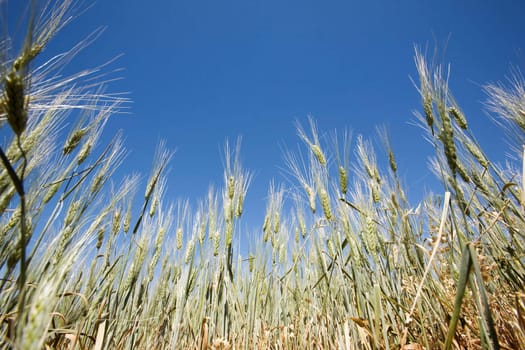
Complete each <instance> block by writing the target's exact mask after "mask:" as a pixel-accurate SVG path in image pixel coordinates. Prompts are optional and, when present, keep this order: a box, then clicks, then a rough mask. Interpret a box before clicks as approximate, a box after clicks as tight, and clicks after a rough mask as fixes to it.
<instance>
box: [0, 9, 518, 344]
mask: <svg viewBox="0 0 525 350" xmlns="http://www.w3.org/2000/svg"><path fill="white" fill-rule="evenodd" d="M72 3H73V2H72V1H70V0H63V1H59V2H55V3H53V2H50V4H53V5H50V6H48V7H44V9H43V12H42V13H33V14H32V15H31V17H30V18H29V19H28V23H29V25H28V28H27V35H26V36H25V38H23V39H24V41H23V42H21V43H13V42H12V41H11V40H10V38H2V41H1V42H0V47H1V48H2V50H1V51H2V53H3V55H2V56H1V67H2V70H1V90H2V92H1V94H0V123H1V128H2V133H3V135H7V136H6V137H5V139H6V140H8V141H6V142H4V143H2V144H1V148H0V158H1V161H2V165H1V167H0V215H1V216H0V220H1V225H0V274H1V277H0V278H1V279H0V305H1V308H0V344H1V347H2V348H5V349H94V350H99V349H199V350H203V349H404V350H416V349H440V348H445V349H450V348H454V349H518V348H523V347H524V346H525V291H524V282H525V183H524V172H525V163H523V152H524V151H523V145H524V144H525V81H524V80H523V78H522V77H521V76H519V75H516V76H515V79H514V80H512V81H510V82H508V83H507V84H500V85H487V86H485V87H484V89H485V92H486V96H487V103H486V105H487V108H488V109H489V110H490V112H491V113H492V114H494V115H495V116H497V118H498V119H497V120H498V122H499V123H498V125H499V126H500V127H502V128H504V129H505V132H506V134H507V135H508V137H509V142H512V144H513V145H514V150H515V158H517V159H520V162H512V161H510V160H509V162H507V163H506V164H505V165H504V166H502V165H500V164H499V163H496V162H493V161H491V160H490V159H489V158H488V157H487V156H486V154H485V152H484V151H483V149H482V148H481V146H480V145H479V144H478V142H477V141H476V138H475V136H474V130H471V129H470V127H469V123H468V118H467V116H465V115H464V114H463V112H462V110H461V107H460V105H459V104H458V103H457V102H456V100H455V99H454V97H453V95H452V92H451V91H450V89H449V88H448V79H449V78H448V76H447V75H446V67H444V66H443V65H434V64H430V63H429V60H428V59H427V57H425V55H424V54H423V53H422V52H421V51H420V50H416V53H415V65H416V68H417V71H418V74H419V81H418V82H417V89H418V91H419V93H420V95H421V108H420V111H419V112H417V118H418V120H419V123H420V126H421V129H422V130H423V133H424V137H425V138H426V139H427V140H428V141H429V142H430V144H431V145H432V146H433V149H434V151H435V152H434V155H433V157H432V160H431V162H430V166H431V170H432V172H433V173H434V174H435V176H436V177H437V178H438V179H439V181H440V184H441V192H437V193H435V194H432V193H430V194H427V195H426V196H425V198H424V200H423V201H421V202H420V203H411V202H410V201H409V200H408V199H407V195H406V186H405V184H404V183H403V181H402V180H401V179H400V176H399V175H398V171H399V170H398V168H397V163H396V157H395V153H394V151H393V150H392V147H391V146H390V144H391V143H390V136H389V135H388V131H387V130H385V129H378V133H377V135H375V136H372V137H370V138H366V137H364V136H357V137H355V138H352V135H351V134H350V133H348V132H334V133H324V132H321V131H320V130H319V127H318V125H317V123H316V121H315V120H314V119H310V120H309V124H308V125H300V124H298V125H297V136H298V140H300V141H301V142H302V145H303V150H302V152H291V151H290V152H287V153H286V154H285V160H286V165H287V169H288V172H289V175H290V177H291V178H293V184H289V183H286V182H283V183H276V182H275V183H271V184H270V185H269V186H268V201H267V203H266V211H265V212H262V213H260V218H261V222H260V229H258V230H257V231H255V232H242V235H243V236H246V235H247V236H249V237H251V242H250V248H249V251H248V252H245V249H241V244H240V243H239V240H238V237H240V235H241V230H242V226H241V225H240V224H239V222H240V219H241V217H242V215H243V207H244V199H245V198H246V196H247V195H249V185H250V182H251V179H252V173H251V172H250V171H249V170H247V169H244V168H243V167H242V164H241V161H240V159H241V158H240V152H241V149H240V143H237V144H235V145H233V147H231V145H228V144H226V150H225V160H224V163H225V168H224V181H223V186H222V187H220V188H210V190H209V193H208V195H207V196H206V197H205V198H202V199H201V200H199V201H197V203H198V205H196V206H195V207H192V206H190V204H189V201H184V200H179V201H176V202H171V201H170V200H169V199H168V198H166V197H165V190H166V186H167V183H168V178H167V176H166V174H165V170H166V167H167V165H168V164H169V162H170V161H171V158H172V155H173V152H171V151H170V150H168V149H167V148H166V147H165V145H164V144H163V143H160V144H159V146H158V149H157V152H156V154H155V155H153V162H152V165H151V168H150V169H151V170H150V173H149V174H145V175H147V176H148V177H147V178H146V180H147V181H141V178H140V176H138V175H130V176H128V177H126V178H125V179H124V180H123V181H118V182H117V181H115V179H114V174H115V171H116V169H117V168H118V167H119V165H121V164H122V162H123V161H125V160H124V155H125V154H126V151H125V149H124V144H123V141H122V139H123V137H122V135H120V134H117V135H115V137H114V138H113V139H112V140H111V141H110V142H109V143H107V144H104V143H102V142H101V134H102V132H103V129H104V126H105V124H106V122H107V121H108V119H109V118H111V117H112V115H114V114H116V113H119V112H120V111H121V110H122V109H124V108H125V107H126V105H127V103H128V102H129V101H128V100H127V99H126V98H125V97H122V96H121V95H118V94H111V93H107V92H106V85H107V81H108V80H109V78H106V77H105V75H104V74H101V73H103V71H104V65H101V66H100V67H97V68H95V69H92V70H89V71H82V72H79V73H78V74H73V75H70V76H62V75H60V70H61V68H62V66H63V65H65V64H67V62H68V61H69V60H70V58H71V57H72V56H74V55H75V54H77V53H78V52H79V51H80V50H81V49H84V48H85V47H86V46H87V45H88V43H89V41H90V40H91V39H90V38H87V39H86V40H85V41H83V42H81V43H80V44H79V45H78V46H76V47H75V48H73V49H72V50H70V51H68V52H66V53H64V54H59V55H51V56H46V55H48V54H49V53H47V52H43V49H44V48H45V47H46V45H47V44H48V43H49V41H50V40H52V38H53V36H54V35H55V34H56V33H57V32H58V31H59V30H61V29H62V28H63V27H64V26H65V25H66V24H67V23H68V22H69V21H70V20H71V18H72V17H71V11H73V10H74V6H73V5H72ZM15 47H20V48H21V49H20V50H19V52H16V54H14V55H12V57H11V56H9V55H6V54H5V53H9V52H13V51H14V50H13V48H15ZM86 49H89V48H86ZM44 54H45V55H44ZM37 58H38V60H37ZM36 61H38V62H43V63H41V64H39V65H37V64H35V62H36ZM394 137H395V135H394ZM378 143H379V144H380V145H382V146H383V147H382V148H381V149H379V150H378V151H376V148H378V147H377V146H376V145H377V144H378ZM378 159H386V160H387V161H386V162H384V164H382V163H380V162H379V161H378ZM411 190H412V191H413V190H414V189H411Z"/></svg>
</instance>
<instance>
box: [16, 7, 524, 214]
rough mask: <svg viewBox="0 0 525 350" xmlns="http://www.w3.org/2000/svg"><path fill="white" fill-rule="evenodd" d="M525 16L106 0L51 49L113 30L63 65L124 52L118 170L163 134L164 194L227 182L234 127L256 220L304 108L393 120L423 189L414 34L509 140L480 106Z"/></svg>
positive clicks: (512, 56)
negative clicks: (436, 52)
mask: <svg viewBox="0 0 525 350" xmlns="http://www.w3.org/2000/svg"><path fill="white" fill-rule="evenodd" d="M13 3H16V1H11V3H10V4H9V6H16V5H13ZM85 3H86V4H87V3H88V2H85ZM524 14H525V3H524V2H523V1H518V0H514V1H511V0H508V1H496V0H494V1H485V0H480V1H474V0H464V1H425V0H419V1H416V0H414V1H406V0H403V1H377V0H375V1H309V0H303V1H282V0H281V1H273V0H267V1H249V0H245V1H201V0H157V1H143V0H104V1H102V0H99V1H97V2H95V3H94V4H93V5H92V6H91V7H89V9H88V10H87V11H85V12H84V13H83V14H82V15H81V16H79V17H78V18H77V19H75V21H74V22H72V23H71V24H70V25H68V26H67V27H66V28H65V29H64V30H63V31H62V32H60V33H59V35H58V36H57V37H56V38H55V40H54V41H53V42H52V44H51V45H50V47H49V48H48V50H47V51H46V52H45V55H52V54H54V53H57V52H61V51H64V50H67V49H68V48H70V47H71V45H73V44H75V43H76V42H78V41H79V40H80V39H82V38H84V37H86V36H87V35H88V34H89V33H91V32H92V31H94V30H95V29H96V28H98V27H100V26H104V27H106V30H105V32H104V33H103V35H102V36H101V37H100V38H99V39H98V40H97V41H96V42H95V43H94V44H92V45H91V46H90V47H89V48H88V49H86V50H85V51H84V52H83V53H82V54H81V55H79V56H78V57H77V59H76V60H75V61H73V62H72V63H71V66H70V67H69V70H71V71H78V70H80V69H84V68H86V67H93V66H97V65H99V64H100V63H103V62H105V61H108V60H110V59H112V58H113V57H115V56H117V55H120V54H123V56H122V57H121V58H120V59H119V60H118V61H117V62H116V63H114V64H113V65H112V67H121V68H123V69H124V70H123V71H122V72H121V76H122V77H123V78H124V79H123V80H121V81H118V82H116V83H114V84H113V85H111V86H110V91H125V92H129V97H130V98H131V99H132V100H133V104H132V105H131V106H130V112H131V113H130V114H127V115H118V116H115V117H114V118H113V119H112V120H111V122H110V123H109V125H108V128H107V129H106V132H105V135H106V136H107V137H108V138H109V137H110V136H111V135H112V134H114V133H115V132H116V131H117V130H118V129H122V130H123V132H124V135H125V137H126V146H127V148H128V150H129V151H130V155H129V156H128V158H127V159H126V162H125V165H124V166H123V168H122V172H124V173H129V172H132V171H138V172H141V173H142V174H144V175H145V176H147V175H148V171H149V169H150V168H151V160H152V157H153V153H154V150H155V147H156V145H157V143H158V141H159V140H160V139H165V140H166V141H167V144H168V147H169V148H171V149H176V150H177V152H176V154H175V157H174V159H173V161H172V163H171V167H170V168H171V172H170V177H169V182H168V187H169V190H168V195H169V196H170V197H171V198H173V199H175V198H177V197H189V198H191V199H195V198H198V197H203V196H204V195H205V194H206V192H207V189H208V186H209V185H210V183H214V184H215V185H221V184H222V169H223V164H222V163H223V157H222V149H223V145H224V142H225V140H226V139H227V138H229V139H230V140H231V141H234V140H235V138H236V137H237V136H239V135H240V136H242V137H243V145H242V159H243V163H244V166H245V167H246V168H247V169H249V170H251V171H253V172H254V175H255V177H254V179H253V182H252V185H251V188H250V190H249V192H248V198H247V207H246V211H245V213H247V215H248V217H251V218H254V220H257V221H262V216H263V213H261V212H260V210H261V209H260V208H263V207H264V202H263V201H264V197H265V195H266V191H267V188H268V184H269V182H270V180H271V179H272V178H275V179H276V180H278V181H281V180H283V177H282V171H281V170H280V168H282V167H283V166H284V162H283V160H282V155H283V152H282V151H283V149H286V148H290V149H295V148H296V147H297V144H298V143H299V139H298V138H297V137H296V131H295V127H294V123H295V121H296V120H299V121H302V122H303V123H305V124H306V118H307V116H308V115H312V116H313V117H314V118H315V119H316V121H317V123H318V126H319V129H320V130H321V131H322V132H328V131H332V130H333V129H336V128H337V129H339V130H343V129H344V128H348V129H350V130H353V134H354V136H355V135H357V134H364V135H365V136H372V135H373V133H374V128H375V127H376V126H378V125H386V126H388V128H389V130H390V133H391V136H392V145H393V148H394V151H395V152H396V154H397V157H398V163H399V171H400V174H401V175H402V176H403V178H404V179H405V182H406V183H407V184H408V188H409V192H410V193H411V194H412V195H413V196H414V198H417V195H419V194H422V193H423V191H424V190H425V189H426V188H428V186H429V185H428V184H430V183H431V182H432V175H429V173H428V171H427V157H428V156H429V155H430V154H431V153H432V148H431V147H430V145H428V144H427V143H426V141H424V139H423V136H422V133H421V130H420V129H418V128H417V127H416V126H413V125H412V124H411V123H412V122H414V120H415V118H414V116H413V113H412V112H413V111H414V110H416V109H420V99H419V96H418V93H417V91H416V89H415V87H414V86H413V83H412V81H411V80H410V77H412V78H414V79H415V80H416V81H417V72H416V70H415V65H414V60H413V55H414V45H420V46H422V47H428V48H429V52H432V51H433V49H434V47H435V46H436V45H437V46H438V47H439V48H441V49H442V51H441V52H442V53H443V52H444V61H445V62H450V63H451V73H452V74H451V82H450V85H451V88H452V90H453V92H454V93H455V96H456V99H457V100H458V102H459V104H460V106H461V107H462V108H463V110H464V112H465V114H466V115H467V118H469V121H470V124H471V127H472V129H473V130H474V133H475V134H476V135H477V136H478V139H479V140H480V142H481V144H482V146H484V147H485V148H487V149H488V151H489V154H490V155H491V156H495V157H501V159H502V158H503V154H504V152H506V145H505V144H504V142H503V140H501V138H500V135H499V134H497V137H495V136H494V135H495V134H494V126H493V124H492V122H490V121H489V120H488V117H487V115H486V113H484V112H483V109H482V108H483V106H482V102H483V101H484V100H485V96H484V94H483V92H482V90H481V86H482V85H483V84H485V83H487V82H496V81H499V80H503V79H504V77H505V75H508V73H509V69H510V67H511V65H516V66H517V67H521V68H523V66H524V65H525V56H524V52H523V50H524V44H525V27H524V26H523V25H522V24H523V15H524ZM250 210H252V211H253V213H250ZM257 211H259V212H257ZM252 215H253V216H252Z"/></svg>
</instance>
